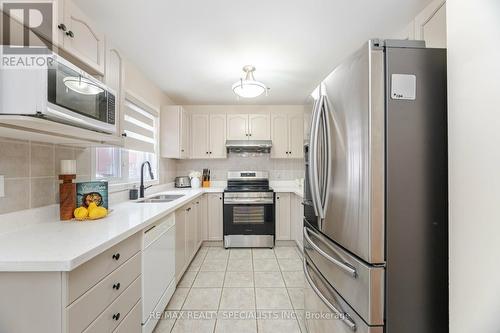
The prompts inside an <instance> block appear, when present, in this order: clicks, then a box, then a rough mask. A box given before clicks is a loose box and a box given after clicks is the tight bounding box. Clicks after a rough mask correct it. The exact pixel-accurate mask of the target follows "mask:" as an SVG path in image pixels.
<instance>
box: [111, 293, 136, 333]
mask: <svg viewBox="0 0 500 333" xmlns="http://www.w3.org/2000/svg"><path fill="white" fill-rule="evenodd" d="M141 330H142V326H141V301H139V302H137V303H136V304H135V306H134V308H133V309H132V310H131V311H130V312H129V313H128V315H127V316H126V317H125V318H124V319H123V321H122V322H121V323H120V325H118V327H117V328H116V329H115V330H114V331H113V333H140V332H141Z"/></svg>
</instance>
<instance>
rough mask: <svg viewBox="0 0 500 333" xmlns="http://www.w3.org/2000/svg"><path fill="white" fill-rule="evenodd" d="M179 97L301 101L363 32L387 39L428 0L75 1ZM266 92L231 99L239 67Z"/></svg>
mask: <svg viewBox="0 0 500 333" xmlns="http://www.w3.org/2000/svg"><path fill="white" fill-rule="evenodd" d="M76 2H77V3H78V5H79V7H81V9H82V10H83V11H84V12H86V13H87V14H88V15H89V16H90V17H92V18H93V19H94V21H95V22H96V23H97V24H98V25H100V26H101V28H102V29H103V30H104V31H106V33H107V36H108V38H109V39H110V40H112V41H113V43H114V44H115V45H116V46H117V47H119V48H120V49H121V50H122V52H123V53H124V54H125V56H126V57H127V58H128V59H130V60H131V61H132V62H134V63H135V64H136V65H137V67H139V68H140V69H141V70H142V71H143V72H144V73H145V74H146V76H147V77H149V78H150V79H151V80H152V81H153V82H155V83H156V84H158V86H159V87H160V88H161V89H163V90H164V91H165V92H166V93H167V94H168V95H169V96H170V97H171V98H172V99H173V100H174V101H176V102H177V103H182V104H240V103H241V104H243V103H245V104H246V103H252V104H301V103H303V102H304V101H305V99H306V98H307V96H308V95H309V93H310V92H311V91H312V90H313V89H314V87H315V86H316V85H317V84H318V83H319V81H321V79H322V78H324V77H325V76H326V75H327V74H328V73H329V72H330V71H331V70H332V69H333V68H335V66H336V65H337V64H338V63H339V61H341V60H342V59H343V58H345V57H346V56H348V55H349V54H350V53H351V52H353V51H354V50H355V49H356V48H358V47H360V46H361V44H362V43H363V42H364V41H365V40H367V39H369V38H377V37H378V38H391V37H394V36H397V33H399V32H401V31H402V30H403V29H404V28H405V26H406V25H407V24H408V23H409V22H410V21H411V20H412V18H413V17H414V16H415V15H416V14H417V13H418V12H419V11H420V10H421V9H423V8H424V7H425V5H426V4H427V3H428V2H429V0H253V1H242V0H176V1H173V0H147V1H136V0H135V1H132V0H127V1H125V0H106V1H102V0H76ZM247 64H252V65H254V66H256V67H257V71H256V72H255V77H256V79H257V80H259V81H262V82H264V83H265V84H266V85H267V86H268V87H270V88H271V90H270V92H269V96H267V97H266V96H261V97H259V98H256V99H252V100H240V101H238V100H237V99H236V97H235V96H234V94H233V93H232V91H231V85H232V84H233V83H234V82H235V81H237V80H238V79H239V77H240V76H242V73H241V68H242V67H243V66H244V65H247Z"/></svg>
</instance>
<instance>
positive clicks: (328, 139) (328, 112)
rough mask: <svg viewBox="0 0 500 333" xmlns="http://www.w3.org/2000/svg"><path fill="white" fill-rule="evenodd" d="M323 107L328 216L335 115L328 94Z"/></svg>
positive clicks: (325, 207) (324, 214)
mask: <svg viewBox="0 0 500 333" xmlns="http://www.w3.org/2000/svg"><path fill="white" fill-rule="evenodd" d="M323 109H324V119H325V131H324V132H325V141H326V142H325V147H326V150H325V151H326V154H327V156H326V159H325V160H326V161H325V162H326V165H325V173H326V174H325V175H324V178H325V187H324V195H323V197H324V200H323V216H324V217H326V210H327V208H328V198H329V197H330V188H331V185H332V176H331V175H332V157H333V156H332V126H331V124H330V116H333V114H332V113H331V110H330V103H329V101H328V96H327V95H325V97H324V98H323Z"/></svg>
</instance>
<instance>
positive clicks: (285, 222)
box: [276, 193, 290, 240]
mask: <svg viewBox="0 0 500 333" xmlns="http://www.w3.org/2000/svg"><path fill="white" fill-rule="evenodd" d="M276 240H290V193H276Z"/></svg>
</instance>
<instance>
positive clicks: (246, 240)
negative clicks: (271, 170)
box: [223, 171, 275, 248]
mask: <svg viewBox="0 0 500 333" xmlns="http://www.w3.org/2000/svg"><path fill="white" fill-rule="evenodd" d="M227 178H228V179H227V188H226V189H225V190H224V227H223V231H224V247H225V248H230V247H269V248H272V247H274V236H275V208H274V205H275V201H274V200H275V199H274V191H273V190H272V189H271V188H270V187H269V175H268V173H267V172H264V171H230V172H228V177H227Z"/></svg>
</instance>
